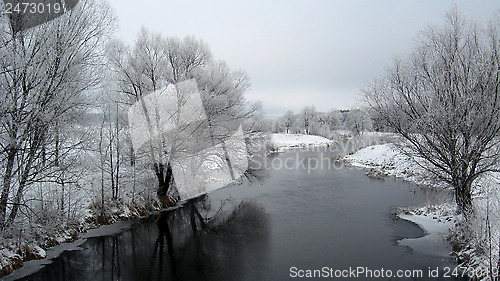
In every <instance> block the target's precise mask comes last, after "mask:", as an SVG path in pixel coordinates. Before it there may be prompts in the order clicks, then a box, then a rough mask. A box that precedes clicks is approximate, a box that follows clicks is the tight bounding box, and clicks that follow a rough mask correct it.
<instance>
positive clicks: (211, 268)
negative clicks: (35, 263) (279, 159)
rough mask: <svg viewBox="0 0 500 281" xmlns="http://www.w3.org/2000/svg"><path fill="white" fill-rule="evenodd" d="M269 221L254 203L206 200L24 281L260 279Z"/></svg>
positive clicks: (91, 243) (97, 243)
mask: <svg viewBox="0 0 500 281" xmlns="http://www.w3.org/2000/svg"><path fill="white" fill-rule="evenodd" d="M214 203H217V204H214ZM268 220H269V218H268V215H267V214H266V213H265V211H264V210H263V208H261V207H260V206H259V205H258V204H257V203H256V202H254V201H243V202H237V203H235V202H234V201H232V200H226V201H223V202H210V200H209V199H208V197H207V196H202V197H200V198H197V199H194V200H191V201H190V202H188V203H186V204H185V205H184V207H182V208H179V209H175V210H171V211H165V212H162V213H160V214H159V215H157V216H151V217H149V218H146V219H144V220H143V221H141V222H139V223H137V224H135V225H134V226H133V227H132V228H131V229H130V230H128V231H126V232H124V233H122V234H119V235H114V236H107V237H97V238H91V239H89V240H88V241H87V242H86V243H85V244H84V245H83V247H84V248H85V249H83V250H80V251H73V252H66V253H63V254H62V255H61V256H60V257H59V258H57V259H55V260H54V263H53V264H52V265H50V266H47V267H45V268H43V269H42V270H41V271H39V272H38V273H35V274H34V275H32V276H29V277H27V278H25V279H23V280H243V279H246V278H249V279H261V278H260V277H262V276H260V274H263V273H264V272H265V270H262V268H265V267H266V266H267V264H268V249H269V246H268V240H269V222H268ZM256 266H257V267H259V268H260V270H259V271H257V270H253V269H254V268H255V267H256Z"/></svg>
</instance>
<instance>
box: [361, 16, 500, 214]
mask: <svg viewBox="0 0 500 281" xmlns="http://www.w3.org/2000/svg"><path fill="white" fill-rule="evenodd" d="M499 39H500V25H499V22H498V21H496V22H491V23H490V24H489V25H488V26H487V27H484V28H482V27H480V26H479V25H478V24H476V23H474V22H472V21H469V20H468V19H467V18H466V17H465V16H463V15H461V14H460V13H459V12H458V11H457V9H452V10H450V11H449V12H448V13H447V14H446V24H445V25H444V26H442V27H436V26H431V27H429V28H427V29H426V30H425V31H424V32H423V34H422V38H421V40H420V42H419V43H418V45H417V48H416V50H415V51H414V52H413V53H412V54H411V55H410V56H409V57H408V58H406V59H399V60H396V62H395V63H394V66H393V67H392V68H391V69H390V70H389V72H388V73H387V75H385V76H384V77H383V78H382V79H380V80H378V81H376V82H375V83H373V84H372V85H371V86H370V87H368V88H367V89H366V90H365V91H364V92H365V94H366V97H367V100H368V103H369V104H370V105H371V106H372V107H373V108H374V109H375V110H376V111H377V113H379V114H380V116H381V117H382V118H383V119H384V120H385V122H386V123H387V125H388V126H389V127H390V128H391V129H393V130H394V131H395V132H397V133H398V134H399V135H401V136H402V137H403V138H404V139H406V140H407V141H408V143H409V144H410V148H411V153H412V155H414V156H416V157H420V158H423V159H425V160H426V162H427V163H428V165H424V166H425V167H426V168H427V169H428V170H429V171H430V172H431V173H432V175H434V176H435V177H437V178H438V179H440V180H443V181H445V182H447V183H449V184H450V185H451V186H452V187H453V188H454V190H455V200H456V203H457V204H458V207H459V211H461V212H462V213H465V214H466V215H467V214H470V212H472V209H471V202H472V193H473V190H472V189H473V186H474V185H473V184H474V182H475V181H476V179H478V177H480V176H481V175H483V174H485V173H488V172H490V171H499V166H498V163H499V160H500V153H499V152H500V143H499V141H500V137H499V136H500V95H499V91H500V46H499Z"/></svg>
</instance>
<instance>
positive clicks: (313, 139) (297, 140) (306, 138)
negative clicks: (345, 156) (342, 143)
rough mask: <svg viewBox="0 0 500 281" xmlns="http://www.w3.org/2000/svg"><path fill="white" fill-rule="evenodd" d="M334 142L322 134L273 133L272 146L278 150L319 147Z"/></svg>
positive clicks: (274, 149)
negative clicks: (321, 135)
mask: <svg viewBox="0 0 500 281" xmlns="http://www.w3.org/2000/svg"><path fill="white" fill-rule="evenodd" d="M332 144H333V142H332V141H331V140H329V139H327V138H324V137H320V136H313V135H303V134H285V133H281V134H272V135H271V148H272V150H273V151H277V152H281V151H284V150H287V149H292V148H300V147H318V146H328V145H332Z"/></svg>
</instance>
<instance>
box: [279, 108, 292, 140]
mask: <svg viewBox="0 0 500 281" xmlns="http://www.w3.org/2000/svg"><path fill="white" fill-rule="evenodd" d="M281 119H282V123H283V124H284V127H285V129H286V133H287V134H288V133H291V132H292V126H293V123H294V122H295V115H294V114H293V111H292V110H288V111H287V112H285V115H283V117H281Z"/></svg>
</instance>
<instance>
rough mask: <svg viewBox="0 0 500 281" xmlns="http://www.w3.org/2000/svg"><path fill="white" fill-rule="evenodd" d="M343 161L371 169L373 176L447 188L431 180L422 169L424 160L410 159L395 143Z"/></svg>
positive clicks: (346, 157)
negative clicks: (390, 177)
mask: <svg viewBox="0 0 500 281" xmlns="http://www.w3.org/2000/svg"><path fill="white" fill-rule="evenodd" d="M343 161H344V162H345V163H347V164H349V165H352V166H356V167H361V168H367V169H370V173H371V174H373V173H376V174H380V175H384V176H393V177H397V178H402V179H404V180H406V181H409V182H414V183H416V184H423V185H428V186H433V187H445V184H444V183H442V182H436V181H433V180H430V179H429V177H428V171H426V170H425V169H424V168H423V167H422V164H423V163H424V160H423V159H415V158H410V157H409V156H407V155H405V154H403V153H402V152H401V151H400V150H399V149H398V147H396V145H395V144H393V143H386V144H379V145H372V146H368V147H366V148H363V149H361V150H359V151H357V152H356V153H354V154H352V155H347V156H345V157H344V158H343ZM417 161H420V163H418V162H417Z"/></svg>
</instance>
